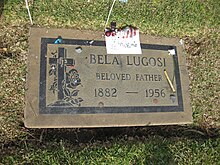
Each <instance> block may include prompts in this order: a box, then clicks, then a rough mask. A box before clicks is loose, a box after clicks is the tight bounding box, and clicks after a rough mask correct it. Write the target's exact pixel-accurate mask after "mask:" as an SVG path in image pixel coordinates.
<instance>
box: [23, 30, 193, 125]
mask: <svg viewBox="0 0 220 165" xmlns="http://www.w3.org/2000/svg"><path fill="white" fill-rule="evenodd" d="M140 39H141V48H142V54H140V55H129V54H127V55H126V54H116V55H110V54H106V48H105V41H104V36H103V33H101V32H94V31H81V30H71V29H42V28H32V29H31V30H30V38H29V44H30V47H29V56H28V75H27V89H28V90H27V93H26V109H25V125H26V126H27V127H30V128H62V127H74V128H76V127H116V126H117V127H118V126H145V125H169V124H187V123H191V122H192V112H191V107H190V99H189V92H188V86H189V82H188V73H187V70H186V61H185V56H184V54H183V48H182V45H181V44H180V43H179V41H178V39H173V38H160V37H152V36H147V35H141V36H140Z"/></svg>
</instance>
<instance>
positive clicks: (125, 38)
mask: <svg viewBox="0 0 220 165" xmlns="http://www.w3.org/2000/svg"><path fill="white" fill-rule="evenodd" d="M105 41H106V49H107V54H142V51H141V46H140V37H139V30H138V29H134V28H131V27H127V28H126V29H122V30H119V31H117V32H115V33H114V32H113V33H111V34H110V36H107V35H105Z"/></svg>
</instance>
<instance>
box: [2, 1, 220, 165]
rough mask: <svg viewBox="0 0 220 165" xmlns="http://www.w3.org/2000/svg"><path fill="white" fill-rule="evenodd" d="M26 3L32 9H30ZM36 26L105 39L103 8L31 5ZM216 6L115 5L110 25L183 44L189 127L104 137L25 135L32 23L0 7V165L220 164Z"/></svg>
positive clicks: (18, 6) (21, 10)
mask: <svg viewBox="0 0 220 165" xmlns="http://www.w3.org/2000/svg"><path fill="white" fill-rule="evenodd" d="M30 2H31V1H30ZM33 2H34V3H30V9H31V13H32V16H33V21H34V26H40V27H64V28H77V29H91V30H98V31H103V30H104V26H105V21H106V18H107V15H108V11H109V9H110V5H111V1H107V0H96V1H95V0H91V2H90V3H88V2H87V0H80V1H76V0H63V1H62V3H61V1H55V0H54V1H51V0H34V1H33ZM219 6H220V1H219V0H205V1H199V0H184V1H183V0H178V1H176V0H165V1H164V0H163V1H162V0H149V1H145V0H137V1H135V0H129V1H128V3H127V4H121V3H119V2H116V4H115V7H114V9H113V12H112V15H111V17H110V21H113V20H114V21H116V22H117V25H118V26H123V25H125V24H131V25H134V26H137V27H139V29H140V31H141V32H142V33H146V34H150V35H156V36H167V37H179V38H182V39H183V40H184V41H185V51H186V57H187V67H188V70H189V77H190V95H191V105H192V109H193V119H194V123H193V124H192V125H188V126H159V127H140V128H136V127H134V128H115V129H113V128H106V129H101V128H100V129H79V130H78V129H76V130H75V129H27V128H25V127H24V124H23V109H24V105H25V104H24V101H25V100H24V94H25V75H26V58H27V54H28V42H27V39H28V31H29V27H30V24H29V19H28V15H27V10H26V8H25V3H24V2H23V1H20V0H5V5H4V18H2V19H1V20H0V46H1V44H2V45H3V46H4V47H7V48H8V52H6V53H1V54H0V67H1V70H0V89H1V90H0V145H1V146H0V147H1V148H0V162H2V163H3V164H25V163H29V164H220V154H219V153H220V131H219V129H220V106H219V105H220V99H219V98H220V81H219V75H220V60H219V56H220V47H219V43H220V28H219V27H220V7H219Z"/></svg>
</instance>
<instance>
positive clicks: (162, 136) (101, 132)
mask: <svg viewBox="0 0 220 165" xmlns="http://www.w3.org/2000/svg"><path fill="white" fill-rule="evenodd" d="M22 127H23V126H22ZM26 131H27V132H28V134H27V135H26V136H25V137H23V138H19V139H17V140H14V141H10V142H8V143H5V144H4V145H3V146H2V149H3V150H2V152H1V154H2V157H5V156H6V157H7V156H9V155H13V154H14V153H18V154H17V155H19V152H20V151H21V150H22V153H20V155H23V154H24V153H26V154H31V153H35V154H36V155H37V156H38V157H44V156H45V155H41V153H42V152H43V151H44V154H45V152H46V154H49V155H51V153H53V155H52V156H51V157H53V158H54V157H55V158H57V159H58V160H60V159H61V157H62V154H63V156H64V157H66V155H65V154H73V155H74V154H75V155H78V156H82V157H84V156H86V155H87V156H88V155H91V157H96V156H95V155H96V153H98V152H100V150H101V152H104V153H105V154H109V152H110V154H113V153H114V154H115V155H113V156H114V157H117V152H118V150H122V151H123V152H127V154H128V153H129V154H133V153H132V151H130V149H131V150H132V148H135V150H134V154H135V152H136V150H138V149H139V147H140V151H141V152H143V154H138V155H139V156H140V155H141V158H140V157H138V158H137V159H136V158H135V156H132V161H135V163H134V164H136V163H137V164H139V163H138V162H139V161H140V160H141V159H144V160H145V163H146V162H154V163H159V164H161V163H160V162H165V163H172V162H174V159H173V153H172V151H171V150H170V148H169V146H170V145H175V144H176V143H178V142H180V141H182V142H183V143H185V144H186V145H188V144H187V142H188V141H191V142H193V143H194V142H195V143H203V142H205V141H207V140H210V139H211V140H212V141H215V139H216V138H219V137H220V135H219V130H217V129H216V130H215V129H213V130H211V129H210V130H209V131H208V132H209V133H208V132H207V130H206V131H205V130H201V128H199V127H196V126H149V127H124V128H93V129H27V130H26ZM143 145H144V147H143ZM62 148H65V149H64V151H65V152H64V151H63V149H62ZM112 148H113V150H115V151H112ZM115 152H116V153H115ZM138 153H139V151H138ZM145 153H146V154H147V155H145ZM124 154H125V155H124V156H125V157H126V153H124ZM21 157H22V156H21ZM42 159H43V158H42ZM118 159H120V158H118ZM140 164H141V163H140Z"/></svg>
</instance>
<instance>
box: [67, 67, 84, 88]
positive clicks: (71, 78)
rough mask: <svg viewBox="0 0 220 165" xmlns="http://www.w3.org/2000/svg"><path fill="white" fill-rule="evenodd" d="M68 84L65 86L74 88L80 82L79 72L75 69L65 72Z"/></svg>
mask: <svg viewBox="0 0 220 165" xmlns="http://www.w3.org/2000/svg"><path fill="white" fill-rule="evenodd" d="M66 77H67V81H66V83H67V84H68V85H67V87H69V88H76V87H77V86H78V85H80V84H81V79H80V78H79V73H78V71H77V70H76V69H71V70H70V71H69V72H68V73H66Z"/></svg>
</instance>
